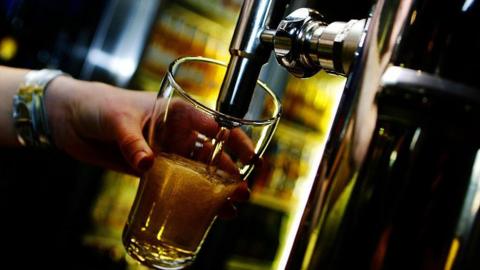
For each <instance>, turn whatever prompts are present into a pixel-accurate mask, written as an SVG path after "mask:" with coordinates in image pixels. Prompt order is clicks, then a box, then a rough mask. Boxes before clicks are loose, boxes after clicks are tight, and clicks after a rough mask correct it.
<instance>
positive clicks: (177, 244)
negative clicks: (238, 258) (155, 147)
mask: <svg viewBox="0 0 480 270" xmlns="http://www.w3.org/2000/svg"><path fill="white" fill-rule="evenodd" d="M239 184H240V180H238V179H234V178H232V177H230V176H229V175H228V174H226V173H225V172H223V171H221V170H218V169H213V168H209V167H207V165H205V164H202V163H199V162H195V161H191V160H188V159H186V158H183V157H180V156H178V155H174V154H160V155H159V156H157V158H156V160H155V162H154V165H153V167H152V168H151V169H150V170H149V171H148V172H147V173H146V174H145V175H144V177H143V178H142V180H141V183H140V188H139V190H138V194H137V196H136V198H135V202H134V205H133V208H132V210H131V213H130V216H129V219H128V221H127V225H126V227H125V230H124V233H123V234H124V235H123V242H124V245H125V247H126V250H127V252H128V253H129V254H130V255H131V256H132V257H134V258H135V259H137V260H139V261H140V262H142V263H145V264H147V265H150V266H154V267H156V268H159V269H178V268H183V267H184V266H185V265H187V264H189V263H190V262H191V261H193V259H194V257H195V254H196V253H197V251H198V249H199V248H200V246H201V244H202V242H203V240H204V238H205V236H206V234H207V232H208V230H209V228H210V226H211V224H212V223H213V221H214V220H215V217H216V215H217V212H218V210H219V208H220V207H221V206H222V204H224V203H225V202H226V200H227V198H228V197H229V196H231V195H232V193H233V192H234V191H235V189H236V188H237V187H238V185H239Z"/></svg>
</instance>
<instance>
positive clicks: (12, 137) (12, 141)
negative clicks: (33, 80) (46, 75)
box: [0, 66, 28, 146]
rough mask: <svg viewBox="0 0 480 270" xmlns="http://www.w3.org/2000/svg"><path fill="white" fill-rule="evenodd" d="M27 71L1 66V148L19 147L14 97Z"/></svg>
mask: <svg viewBox="0 0 480 270" xmlns="http://www.w3.org/2000/svg"><path fill="white" fill-rule="evenodd" d="M27 72H28V70H26V69H16V68H9V67H4V66H0V146H19V145H20V144H19V143H18V141H17V139H16V133H15V127H14V124H13V118H12V104H13V96H14V95H15V94H16V93H17V91H18V86H19V85H20V84H21V83H22V82H23V81H24V77H25V74H26V73H27Z"/></svg>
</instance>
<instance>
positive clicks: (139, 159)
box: [116, 118, 154, 172]
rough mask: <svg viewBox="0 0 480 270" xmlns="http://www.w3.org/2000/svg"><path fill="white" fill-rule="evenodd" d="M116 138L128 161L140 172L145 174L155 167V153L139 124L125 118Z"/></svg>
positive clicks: (118, 127) (121, 122)
mask: <svg viewBox="0 0 480 270" xmlns="http://www.w3.org/2000/svg"><path fill="white" fill-rule="evenodd" d="M116 138H117V142H118V146H119V148H120V151H121V152H122V154H123V157H124V158H125V159H126V161H127V162H128V163H129V164H130V166H132V168H133V169H135V170H137V171H138V172H144V171H146V170H148V169H149V168H150V167H151V166H152V165H153V159H154V157H153V151H152V149H151V148H150V147H149V146H148V144H147V142H146V141H145V138H144V137H143V134H142V130H141V127H140V125H139V124H138V122H136V121H134V119H131V118H124V119H123V121H120V123H119V125H118V126H117V128H116Z"/></svg>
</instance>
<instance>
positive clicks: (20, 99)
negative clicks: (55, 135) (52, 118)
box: [12, 69, 69, 148]
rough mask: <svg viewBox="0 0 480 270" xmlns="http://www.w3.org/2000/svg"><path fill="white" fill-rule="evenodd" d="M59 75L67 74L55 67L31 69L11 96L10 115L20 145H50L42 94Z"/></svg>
mask: <svg viewBox="0 0 480 270" xmlns="http://www.w3.org/2000/svg"><path fill="white" fill-rule="evenodd" d="M61 75H67V76H69V75H68V74H66V73H63V72H62V71H61V70H56V69H42V70H33V71H30V72H28V73H27V75H25V82H24V83H23V84H21V85H20V86H19V88H18V93H17V94H16V95H15V96H14V97H13V115H12V116H13V120H14V123H15V129H16V131H17V139H18V141H19V142H20V144H21V145H23V146H27V147H40V148H44V147H49V146H51V145H52V139H51V131H50V127H49V124H48V117H47V112H46V110H45V101H44V96H45V93H46V89H47V86H48V84H49V83H50V82H51V81H52V80H53V79H55V78H56V77H58V76H61Z"/></svg>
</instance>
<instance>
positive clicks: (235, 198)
mask: <svg viewBox="0 0 480 270" xmlns="http://www.w3.org/2000/svg"><path fill="white" fill-rule="evenodd" d="M249 197H250V190H249V189H248V185H247V182H246V181H242V183H241V184H240V185H239V186H238V187H237V189H236V190H235V191H234V192H233V194H232V196H231V197H230V198H229V199H228V200H227V201H226V202H225V203H224V204H223V205H222V206H221V207H220V209H219V211H218V216H219V217H220V218H223V219H232V218H234V217H236V216H237V208H236V207H235V205H234V203H237V202H245V201H247V200H248V198H249Z"/></svg>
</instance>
